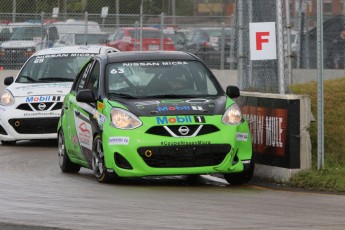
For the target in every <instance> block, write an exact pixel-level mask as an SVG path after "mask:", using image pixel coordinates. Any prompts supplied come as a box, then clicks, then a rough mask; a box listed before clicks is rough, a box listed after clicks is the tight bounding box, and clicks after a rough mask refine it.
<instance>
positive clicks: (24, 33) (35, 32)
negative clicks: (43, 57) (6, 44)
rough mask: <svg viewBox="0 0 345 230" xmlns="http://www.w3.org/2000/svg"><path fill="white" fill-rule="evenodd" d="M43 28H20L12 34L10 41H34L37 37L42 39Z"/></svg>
mask: <svg viewBox="0 0 345 230" xmlns="http://www.w3.org/2000/svg"><path fill="white" fill-rule="evenodd" d="M42 33H45V32H44V31H42V30H41V27H38V26H36V27H35V26H30V27H18V28H17V29H16V30H15V31H14V32H13V34H12V36H11V38H10V40H33V39H34V38H36V37H42Z"/></svg>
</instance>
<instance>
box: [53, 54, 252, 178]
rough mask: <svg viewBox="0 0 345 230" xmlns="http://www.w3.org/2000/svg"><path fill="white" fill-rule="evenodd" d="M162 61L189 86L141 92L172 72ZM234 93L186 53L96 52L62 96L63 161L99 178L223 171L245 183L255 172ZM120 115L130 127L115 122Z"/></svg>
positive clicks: (248, 132)
mask: <svg viewBox="0 0 345 230" xmlns="http://www.w3.org/2000/svg"><path fill="white" fill-rule="evenodd" d="M181 58H182V61H179V60H181ZM152 60H157V61H154V62H153V61H152ZM164 60H169V61H166V62H165V61H164ZM165 65H166V66H168V67H169V68H170V67H171V68H173V67H174V68H175V67H176V68H177V70H178V68H180V69H183V70H184V72H183V73H182V74H181V75H182V76H186V77H185V78H186V79H184V80H191V79H193V80H192V81H193V85H192V87H194V88H192V89H180V90H181V93H177V90H175V92H173V93H166V94H161V93H162V92H163V91H164V90H165V89H164V88H163V85H162V83H159V84H156V85H157V86H158V91H157V92H158V94H157V93H153V90H152V91H151V90H147V88H148V87H149V85H150V82H154V83H156V82H155V81H158V80H162V79H160V78H159V77H160V76H161V75H162V73H165V74H168V73H174V74H175V75H178V74H177V73H175V71H173V70H172V69H169V71H166V72H164V71H165V69H164V68H167V67H166V66H165ZM133 66H134V67H133ZM142 66H143V67H142ZM188 68H189V69H188ZM135 71H137V72H135ZM140 71H141V72H140ZM94 72H95V73H96V75H99V77H98V80H97V84H95V83H88V82H91V80H92V79H93V78H92V77H93V76H94V75H93V73H94ZM134 72H135V74H136V75H137V76H139V78H141V79H139V80H142V82H141V83H140V84H138V85H135V84H137V82H138V81H137V80H138V79H136V80H135V78H134V77H133V76H132V75H130V74H129V73H131V74H133V73H134ZM127 73H128V76H126V74H127ZM187 73H188V74H189V75H188V74H187ZM181 75H179V76H181ZM156 76H159V77H158V78H156ZM123 79H124V80H123ZM178 80H181V79H178ZM131 81H133V82H131ZM186 82H187V81H186ZM125 84H127V85H128V86H126V87H125V88H123V87H124V86H123V85H125ZM90 85H91V87H90ZM93 85H96V89H97V91H94V89H93V88H92V87H93ZM186 85H187V83H186ZM186 85H183V86H186ZM153 86H154V85H153ZM116 87H118V88H116ZM121 87H122V88H121ZM145 90H146V91H145ZM186 90H187V91H186ZM145 92H148V93H145ZM164 92H168V91H167V89H166V91H164ZM137 93H138V94H137ZM139 94H140V95H139ZM238 96H239V89H238V88H237V87H232V86H229V87H227V90H226V92H224V90H223V89H222V87H221V86H220V84H219V82H217V80H216V79H215V77H214V75H213V74H212V72H211V71H210V70H209V69H208V68H207V67H206V66H205V65H204V64H203V63H202V61H201V60H200V59H198V58H197V57H195V56H193V55H191V54H187V53H183V52H151V53H150V52H143V53H135V52H134V53H132V52H127V53H117V54H110V55H108V56H105V55H103V56H102V55H100V56H99V57H94V58H92V59H91V60H90V61H89V63H87V64H86V65H85V66H84V68H83V70H82V71H81V72H80V73H79V75H78V77H77V78H76V80H75V82H74V85H73V86H72V89H71V91H70V93H69V94H67V95H66V97H65V100H64V103H63V109H62V113H61V117H60V120H59V123H58V132H59V133H60V134H59V135H60V136H59V137H62V136H64V138H63V143H61V144H60V142H59V145H60V146H59V147H62V148H59V149H62V150H63V151H60V152H59V157H63V161H61V162H65V163H66V165H68V164H72V165H73V164H75V165H80V166H82V167H85V168H89V169H92V170H93V171H94V173H95V175H96V178H97V179H98V181H100V182H103V181H105V179H104V178H107V175H108V174H109V175H115V177H143V176H159V175H188V174H224V177H225V179H226V180H227V181H228V182H229V181H230V180H233V181H234V184H236V183H238V184H241V183H246V182H248V181H249V180H250V178H251V177H252V175H253V171H254V162H253V155H252V152H253V150H252V140H251V135H250V130H249V125H248V122H247V121H246V120H245V119H244V118H243V117H242V114H241V111H240V108H239V107H238V106H237V105H236V104H235V102H234V100H233V99H232V98H235V97H238ZM90 98H91V99H90ZM122 116H125V117H126V119H125V120H126V122H128V121H130V122H129V123H128V124H130V125H129V126H128V125H127V126H121V125H122V123H121V122H122V120H121V119H122ZM126 124H127V123H126ZM61 133H63V135H62V134H61ZM60 139H61V138H60ZM100 141H101V143H100ZM100 146H101V149H100ZM66 156H67V157H68V159H67V158H66ZM60 167H61V164H60ZM63 167H64V165H63ZM72 169H73V168H72ZM62 170H63V171H68V168H67V169H66V168H62ZM70 171H73V170H70ZM229 175H230V176H229ZM231 175H238V177H236V176H235V178H234V177H232V176H231Z"/></svg>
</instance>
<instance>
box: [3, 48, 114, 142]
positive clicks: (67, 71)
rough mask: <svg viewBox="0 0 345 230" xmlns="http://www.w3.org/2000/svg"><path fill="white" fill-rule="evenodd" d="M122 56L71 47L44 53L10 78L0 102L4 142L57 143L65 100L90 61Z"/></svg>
mask: <svg viewBox="0 0 345 230" xmlns="http://www.w3.org/2000/svg"><path fill="white" fill-rule="evenodd" d="M113 52H118V50H117V49H114V48H112V47H107V46H68V47H57V48H50V49H44V50H41V51H39V52H37V53H35V54H34V55H32V56H31V57H30V58H29V59H28V60H27V61H26V62H25V64H24V65H23V67H22V68H21V70H20V71H19V73H18V75H17V77H16V78H15V79H14V78H13V77H7V78H5V80H4V84H5V85H7V88H6V89H5V90H4V92H2V94H1V101H0V140H1V142H2V144H3V145H11V144H15V143H16V141H17V140H35V139H56V138H57V123H58V120H59V117H60V114H61V108H62V106H63V100H64V97H65V95H66V94H67V93H68V92H69V91H70V89H71V87H72V84H73V80H74V78H75V77H76V75H77V73H78V72H79V70H80V69H81V67H82V66H83V65H84V64H85V63H86V62H87V60H89V58H90V57H92V56H94V55H97V54H100V53H113Z"/></svg>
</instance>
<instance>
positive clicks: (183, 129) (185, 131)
mask: <svg viewBox="0 0 345 230" xmlns="http://www.w3.org/2000/svg"><path fill="white" fill-rule="evenodd" d="M178 131H179V132H180V133H181V135H183V136H185V135H187V134H188V133H189V128H188V127H187V126H181V127H180V128H178Z"/></svg>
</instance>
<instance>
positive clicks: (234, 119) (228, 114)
mask: <svg viewBox="0 0 345 230" xmlns="http://www.w3.org/2000/svg"><path fill="white" fill-rule="evenodd" d="M222 122H223V123H224V124H227V125H237V124H240V123H242V113H241V109H240V108H239V107H238V105H236V104H233V105H231V106H230V107H229V108H228V109H227V110H226V111H225V113H224V115H223V117H222Z"/></svg>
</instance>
